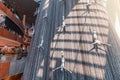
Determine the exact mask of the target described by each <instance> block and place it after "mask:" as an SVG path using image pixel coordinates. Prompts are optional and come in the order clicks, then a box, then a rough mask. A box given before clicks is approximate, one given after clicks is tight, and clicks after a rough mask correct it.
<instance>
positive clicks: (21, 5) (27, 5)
mask: <svg viewBox="0 0 120 80" xmlns="http://www.w3.org/2000/svg"><path fill="white" fill-rule="evenodd" d="M5 3H6V5H7V6H8V8H12V9H13V12H15V13H16V14H17V15H18V16H19V17H20V19H21V20H22V19H23V15H26V24H29V25H32V24H34V23H35V19H36V16H34V12H35V11H36V8H38V6H39V5H38V4H37V3H36V2H34V0H5Z"/></svg>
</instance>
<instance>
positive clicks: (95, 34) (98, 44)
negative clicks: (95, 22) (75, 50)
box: [89, 29, 111, 53]
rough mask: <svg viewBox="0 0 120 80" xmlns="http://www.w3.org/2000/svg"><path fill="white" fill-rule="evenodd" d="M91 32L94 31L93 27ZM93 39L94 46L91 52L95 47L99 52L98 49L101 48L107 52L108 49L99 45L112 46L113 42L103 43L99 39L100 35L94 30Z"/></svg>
mask: <svg viewBox="0 0 120 80" xmlns="http://www.w3.org/2000/svg"><path fill="white" fill-rule="evenodd" d="M90 32H91V33H92V31H91V29H90ZM92 40H93V43H92V44H93V48H91V49H90V50H89V53H90V52H91V51H92V50H94V49H95V51H96V52H98V50H101V51H104V52H106V50H104V49H102V48H100V47H99V46H101V45H102V46H111V44H107V43H103V42H101V41H100V40H98V36H97V32H96V31H95V30H94V31H93V33H92Z"/></svg>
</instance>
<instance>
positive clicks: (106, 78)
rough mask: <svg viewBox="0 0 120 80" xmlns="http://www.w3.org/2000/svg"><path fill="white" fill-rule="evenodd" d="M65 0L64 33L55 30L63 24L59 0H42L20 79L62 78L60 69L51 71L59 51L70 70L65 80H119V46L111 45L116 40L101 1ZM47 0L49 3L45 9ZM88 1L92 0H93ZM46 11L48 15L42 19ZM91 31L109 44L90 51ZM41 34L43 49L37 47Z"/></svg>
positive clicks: (49, 79) (55, 63) (58, 59)
mask: <svg viewBox="0 0 120 80" xmlns="http://www.w3.org/2000/svg"><path fill="white" fill-rule="evenodd" d="M64 1H65V3H64V4H65V23H66V26H65V32H64V34H62V31H61V30H59V29H58V27H61V26H62V4H61V0H42V1H41V7H40V13H39V14H38V16H37V20H36V26H35V33H34V35H33V38H32V42H31V47H30V52H29V55H28V57H27V61H26V66H25V70H24V74H23V80H52V79H54V80H61V76H62V75H61V70H57V71H55V72H54V73H53V72H52V70H53V69H55V68H56V67H58V66H60V64H61V54H60V52H61V51H62V50H64V57H65V67H66V68H67V69H69V70H70V71H72V74H70V73H69V72H67V71H65V74H64V78H65V80H119V74H120V73H118V72H119V65H118V63H119V59H118V57H117V55H118V54H119V45H116V46H114V45H115V44H117V43H119V42H118V41H117V37H115V36H114V35H115V33H114V30H113V29H112V27H113V26H111V25H110V21H109V18H108V15H107V12H106V9H105V7H104V6H103V5H102V3H100V2H98V3H96V4H95V5H90V6H89V5H88V0H64ZM98 1H99V0H98ZM47 2H48V3H49V6H47V8H46V7H45V6H46V3H47ZM90 2H93V3H94V0H90ZM96 2H97V1H96ZM87 5H88V6H89V8H87V7H88V6H87ZM46 10H47V12H46ZM46 13H47V18H45V19H44V16H45V14H46ZM90 29H91V31H90ZM43 30H45V31H43ZM94 30H95V31H96V32H97V36H98V39H99V40H100V41H101V42H104V43H110V44H112V46H111V47H110V46H103V45H102V46H99V47H100V48H102V49H103V50H104V51H103V50H99V49H98V52H96V50H94V49H93V50H92V51H91V52H89V51H90V49H91V48H92V47H93V44H91V43H92V32H93V31H94ZM43 32H44V35H43ZM63 35H64V37H63ZM42 36H43V40H44V42H43V45H42V46H43V47H44V49H41V48H39V47H38V45H39V44H40V43H41V39H42ZM112 37H113V38H114V37H115V38H114V39H116V40H113V39H112ZM114 41H115V42H114ZM63 43H64V44H63ZM113 44H114V45H113ZM116 47H117V48H116ZM116 50H117V52H116ZM114 53H115V54H114ZM117 53H118V54H117ZM115 56H116V57H115ZM114 58H116V59H114ZM114 71H115V72H114ZM117 71H118V72H117Z"/></svg>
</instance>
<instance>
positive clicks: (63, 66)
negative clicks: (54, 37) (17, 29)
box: [52, 51, 72, 80]
mask: <svg viewBox="0 0 120 80" xmlns="http://www.w3.org/2000/svg"><path fill="white" fill-rule="evenodd" d="M59 69H60V70H61V71H62V80H64V70H65V71H67V72H69V73H71V74H72V72H71V71H70V70H68V69H67V68H66V67H65V58H64V52H63V51H61V65H60V66H59V67H57V68H55V69H53V70H52V72H54V71H56V70H59Z"/></svg>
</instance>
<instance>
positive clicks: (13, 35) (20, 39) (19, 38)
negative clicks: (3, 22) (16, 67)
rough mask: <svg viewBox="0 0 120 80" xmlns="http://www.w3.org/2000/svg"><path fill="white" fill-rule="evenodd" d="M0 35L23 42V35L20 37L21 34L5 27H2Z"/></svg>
mask: <svg viewBox="0 0 120 80" xmlns="http://www.w3.org/2000/svg"><path fill="white" fill-rule="evenodd" d="M0 36H1V37H4V38H7V39H9V40H13V41H17V42H20V43H23V39H22V37H19V35H15V34H14V33H12V32H9V31H8V30H6V29H3V28H0Z"/></svg>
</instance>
